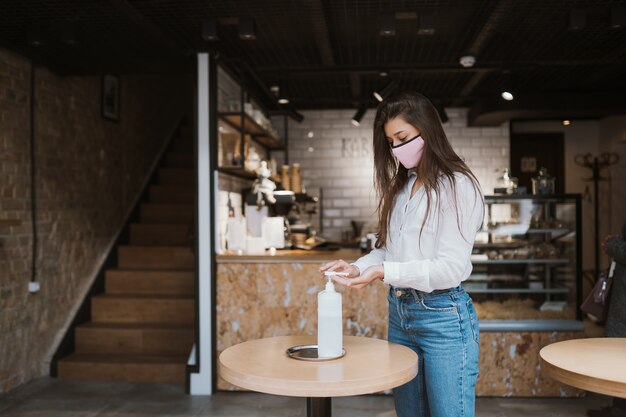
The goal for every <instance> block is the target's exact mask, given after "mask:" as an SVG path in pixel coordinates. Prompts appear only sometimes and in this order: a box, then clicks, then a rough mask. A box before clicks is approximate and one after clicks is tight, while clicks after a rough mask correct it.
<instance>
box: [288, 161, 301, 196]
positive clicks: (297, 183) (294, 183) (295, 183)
mask: <svg viewBox="0 0 626 417" xmlns="http://www.w3.org/2000/svg"><path fill="white" fill-rule="evenodd" d="M291 191H293V192H294V193H301V192H302V177H301V176H300V164H297V163H296V164H293V165H292V167H291Z"/></svg>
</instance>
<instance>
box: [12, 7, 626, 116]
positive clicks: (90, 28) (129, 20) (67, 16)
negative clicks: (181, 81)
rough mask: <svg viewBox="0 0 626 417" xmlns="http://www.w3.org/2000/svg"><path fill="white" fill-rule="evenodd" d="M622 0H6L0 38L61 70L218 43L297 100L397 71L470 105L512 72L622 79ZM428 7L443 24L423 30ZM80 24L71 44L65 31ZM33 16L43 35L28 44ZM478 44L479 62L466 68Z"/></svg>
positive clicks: (328, 95)
mask: <svg viewBox="0 0 626 417" xmlns="http://www.w3.org/2000/svg"><path fill="white" fill-rule="evenodd" d="M615 6H622V7H625V6H626V0H622V1H611V0H589V1H586V0H441V1H437V0H421V1H416V0H413V1H411V0H390V1H383V0H266V1H254V0H236V1H233V0H210V1H209V0H82V1H81V0H19V1H18V0H2V1H0V45H3V46H5V47H7V48H10V49H13V50H15V51H16V52H18V53H21V54H23V55H26V56H28V57H31V58H33V59H34V60H35V61H37V62H38V63H40V64H43V65H47V66H50V67H51V68H52V69H54V70H56V71H58V72H60V73H62V74H97V73H102V72H129V73H132V72H157V73H158V72H171V71H194V57H195V54H196V53H197V52H199V51H209V50H211V51H218V52H219V53H220V56H222V57H223V58H224V59H225V61H227V62H229V63H231V65H233V66H242V64H241V63H245V64H246V66H247V67H249V68H250V69H251V70H252V71H254V73H255V74H256V75H257V77H251V78H250V80H252V79H254V78H257V79H258V80H260V83H262V84H263V87H264V88H257V90H258V94H261V91H262V90H264V89H265V90H266V89H267V88H268V87H269V86H270V85H274V84H277V85H281V86H282V87H284V88H285V89H286V90H287V91H288V93H289V95H290V96H291V102H292V104H293V105H294V106H295V107H296V108H297V109H306V108H333V107H355V106H358V105H360V104H362V103H364V104H368V105H370V106H375V105H376V101H374V99H373V97H372V91H373V90H374V89H376V88H378V87H380V86H381V85H382V84H383V83H384V82H385V80H388V79H394V80H396V82H397V83H398V85H399V88H401V89H408V88H411V89H417V90H419V91H421V92H423V93H424V94H426V95H427V96H429V97H431V98H432V99H433V100H437V101H442V102H443V103H444V104H445V105H471V104H473V103H475V102H476V101H477V100H480V99H484V98H490V97H494V96H497V95H499V92H500V90H501V88H502V87H503V85H504V81H505V79H507V78H510V79H511V80H514V81H515V88H516V89H517V91H518V92H519V94H541V93H542V92H545V93H562V92H574V93H575V92H585V93H589V92H591V93H593V92H605V91H621V92H626V91H624V90H626V81H624V78H625V77H623V74H624V73H625V72H626V29H624V28H620V29H611V28H609V27H608V24H609V21H610V10H611V7H615ZM573 8H584V9H585V11H586V16H587V23H586V25H585V27H583V28H581V29H579V30H571V29H569V28H568V18H569V12H570V10H572V9H573ZM425 13H433V16H434V25H435V33H434V34H433V35H418V25H419V17H420V16H421V15H423V14H425ZM383 14H393V15H394V16H396V17H397V18H396V20H395V22H396V34H395V36H391V37H382V36H380V35H379V31H380V19H381V16H382V15H383ZM241 17H247V18H249V17H252V18H254V20H255V22H256V27H257V32H256V40H252V41H244V40H241V39H240V38H239V36H238V29H237V21H238V18H241ZM207 18H213V19H217V20H218V22H219V32H220V40H219V41H217V42H205V41H203V40H202V39H201V37H200V30H201V24H202V20H203V19H207ZM70 26H71V27H74V26H75V27H77V28H78V29H79V31H78V33H79V35H78V36H79V43H78V44H77V45H74V46H69V45H67V44H65V43H63V41H62V33H63V31H64V30H65V29H66V28H67V27H70ZM34 29H36V30H38V31H39V32H41V33H42V34H43V35H42V36H43V37H44V40H45V45H43V46H39V47H34V46H32V45H29V43H28V42H27V39H28V36H29V32H30V31H32V30H34ZM469 53H473V54H475V55H476V66H475V67H474V68H472V69H463V68H462V67H461V66H460V65H459V58H460V57H461V56H463V55H466V54H469ZM380 71H385V72H387V73H388V74H389V75H388V77H387V78H382V77H380V76H379V72H380ZM509 74H510V75H509ZM250 82H252V81H250ZM253 84H254V83H253ZM256 84H258V83H256ZM257 87H258V85H257ZM266 100H268V98H267V97H266Z"/></svg>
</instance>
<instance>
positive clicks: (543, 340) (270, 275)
mask: <svg viewBox="0 0 626 417" xmlns="http://www.w3.org/2000/svg"><path fill="white" fill-rule="evenodd" d="M266 253H267V254H266V255H245V254H243V255H237V254H220V255H217V282H216V312H217V318H216V322H217V355H219V354H220V353H221V352H222V351H223V350H224V349H226V348H228V347H230V346H233V345H235V344H238V343H241V342H245V341H248V340H252V339H260V338H266V337H274V336H287V335H315V334H316V329H317V293H318V292H319V291H321V290H322V289H323V287H324V280H323V277H322V276H321V275H320V273H319V267H320V266H321V265H322V264H324V263H326V262H329V261H332V260H336V259H343V260H345V261H347V262H351V261H354V260H356V259H357V258H359V257H360V256H361V255H362V254H361V252H360V251H359V250H357V249H340V250H337V251H304V250H278V251H276V254H275V255H270V254H269V251H267V252H266ZM336 288H337V290H338V291H339V292H341V293H342V297H343V320H344V322H343V332H344V334H345V335H351V336H367V337H374V338H380V339H386V337H387V309H388V305H387V292H388V290H389V287H388V286H387V285H385V284H384V283H382V282H381V281H378V280H377V281H376V282H374V283H373V284H372V285H370V286H369V287H366V288H364V289H361V290H355V289H346V288H344V287H341V286H336ZM470 295H471V294H470ZM477 310H478V315H479V320H480V319H481V316H485V315H487V314H488V312H487V311H481V310H480V309H477ZM483 318H484V317H483ZM580 337H583V333H582V332H576V331H562V332H554V331H552V332H547V331H525V330H521V331H491V330H489V331H485V330H483V331H482V333H481V337H480V365H479V367H480V376H479V379H478V382H477V386H476V394H477V395H481V396H579V395H581V393H582V392H581V391H578V390H575V389H572V388H568V387H566V386H564V385H560V384H558V383H557V382H555V381H553V380H551V379H550V378H547V377H544V375H543V374H542V372H541V366H540V364H539V350H540V349H541V348H542V347H543V346H546V345H548V344H550V343H554V342H557V341H561V340H568V339H575V338H580ZM218 389H222V390H234V389H238V388H236V387H234V386H232V385H230V384H228V383H227V382H225V381H224V380H221V379H220V380H219V381H218Z"/></svg>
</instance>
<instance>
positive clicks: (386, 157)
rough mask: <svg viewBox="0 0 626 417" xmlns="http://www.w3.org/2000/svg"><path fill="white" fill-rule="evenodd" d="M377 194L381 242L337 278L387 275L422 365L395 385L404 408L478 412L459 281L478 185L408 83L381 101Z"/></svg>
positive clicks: (393, 332) (468, 321) (398, 332)
mask: <svg viewBox="0 0 626 417" xmlns="http://www.w3.org/2000/svg"><path fill="white" fill-rule="evenodd" d="M374 166H375V183H376V189H377V192H378V196H379V204H378V239H377V242H376V245H375V246H376V247H375V249H374V250H372V252H370V253H369V254H368V255H366V256H363V257H362V258H360V259H358V260H357V261H356V262H355V263H354V264H348V263H346V262H344V261H342V260H338V261H333V262H330V263H328V264H326V265H324V266H322V267H321V268H320V271H321V272H324V271H341V272H348V275H347V276H346V277H340V276H335V277H333V279H334V280H335V281H336V282H338V283H340V284H343V285H346V286H348V287H351V288H363V287H366V286H367V285H369V284H370V283H371V282H373V281H375V280H377V279H382V280H383V282H385V283H386V284H389V285H390V289H389V295H388V301H389V333H388V340H389V341H391V342H395V343H399V344H402V345H405V346H407V347H409V348H411V349H413V350H414V351H415V352H416V353H417V354H418V357H419V365H418V366H419V371H418V375H417V376H416V377H415V378H414V379H413V380H412V381H410V382H408V383H407V384H405V385H403V386H401V387H399V388H396V389H394V401H395V406H396V413H397V415H398V417H409V416H410V417H416V416H419V417H422V416H433V417H443V416H450V417H452V416H454V417H460V416H474V387H475V384H476V378H477V376H478V340H479V332H478V320H477V317H476V311H475V310H474V306H473V304H472V301H471V299H470V298H469V296H468V295H467V293H466V292H465V290H464V289H463V287H462V286H461V285H460V284H461V282H462V281H464V280H465V279H467V278H468V276H469V275H470V272H471V270H472V265H471V261H470V255H471V252H472V246H473V243H474V238H475V235H476V232H477V231H478V229H479V228H480V227H481V224H482V221H483V213H484V204H483V198H482V193H481V190H480V186H479V184H478V181H477V180H476V177H475V176H474V175H473V174H472V172H471V171H470V169H469V168H468V167H467V165H466V164H465V162H463V160H462V159H461V158H459V156H458V155H457V154H456V153H455V152H454V150H453V149H452V147H451V146H450V143H449V142H448V139H447V138H446V135H445V133H444V131H443V127H442V126H441V121H440V119H439V116H438V114H437V111H436V110H435V108H434V107H433V105H432V104H431V103H430V101H429V100H428V99H427V98H426V97H424V96H423V95H421V94H418V93H413V92H404V93H399V94H396V95H394V96H393V97H390V98H389V99H387V100H385V101H383V102H381V103H380V105H379V106H378V109H377V112H376V119H375V121H374Z"/></svg>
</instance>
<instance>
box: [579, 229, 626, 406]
mask: <svg viewBox="0 0 626 417" xmlns="http://www.w3.org/2000/svg"><path fill="white" fill-rule="evenodd" d="M602 250H604V253H606V254H607V255H609V257H611V258H612V259H613V260H614V261H615V271H614V272H613V286H612V289H611V299H610V301H609V312H608V314H607V317H606V327H605V329H604V335H605V336H606V337H626V223H624V225H623V226H622V234H621V236H620V235H614V236H611V235H609V236H607V237H606V238H605V239H604V242H602ZM587 415H588V416H590V417H626V399H624V398H613V405H612V406H610V407H606V408H603V409H601V410H588V411H587Z"/></svg>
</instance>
